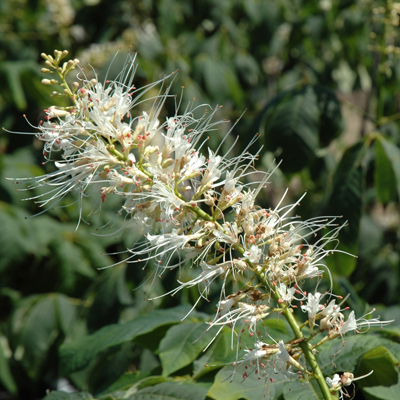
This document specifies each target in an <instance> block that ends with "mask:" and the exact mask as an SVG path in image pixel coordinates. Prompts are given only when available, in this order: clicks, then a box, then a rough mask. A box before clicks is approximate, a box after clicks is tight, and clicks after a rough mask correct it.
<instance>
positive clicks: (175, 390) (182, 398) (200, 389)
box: [126, 382, 208, 400]
mask: <svg viewBox="0 0 400 400" xmlns="http://www.w3.org/2000/svg"><path fill="white" fill-rule="evenodd" d="M207 391H208V388H207V386H205V385H199V384H192V385H188V384H182V383H178V382H165V383H160V384H159V385H155V386H150V387H146V388H144V389H141V390H139V391H138V392H136V393H135V394H133V395H131V396H129V397H126V400H204V399H205V398H206V396H207Z"/></svg>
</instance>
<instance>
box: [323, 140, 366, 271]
mask: <svg viewBox="0 0 400 400" xmlns="http://www.w3.org/2000/svg"><path fill="white" fill-rule="evenodd" d="M365 149H366V147H365V146H364V144H363V143H361V142H360V143H357V144H355V145H354V146H352V147H350V148H349V149H347V150H346V152H345V153H344V154H343V157H342V159H341V161H340V163H339V165H338V167H337V169H336V171H335V174H334V176H333V184H332V190H331V193H330V197H329V199H328V205H327V212H326V213H327V215H338V216H340V215H342V216H343V220H344V221H348V226H345V227H344V228H343V229H342V230H341V231H340V234H339V242H340V245H339V247H338V248H339V250H342V251H345V252H348V253H350V254H356V253H357V248H358V232H359V226H360V219H361V212H362V204H363V178H364V172H363V167H362V165H361V161H362V158H363V156H364V153H365ZM332 246H336V244H333V245H332ZM327 264H328V266H329V267H330V268H332V270H333V271H335V272H336V273H337V274H340V275H344V276H350V274H351V273H352V272H353V270H354V268H355V266H356V259H355V258H353V257H350V256H348V255H346V254H342V253H335V254H334V255H333V256H331V257H328V258H327Z"/></svg>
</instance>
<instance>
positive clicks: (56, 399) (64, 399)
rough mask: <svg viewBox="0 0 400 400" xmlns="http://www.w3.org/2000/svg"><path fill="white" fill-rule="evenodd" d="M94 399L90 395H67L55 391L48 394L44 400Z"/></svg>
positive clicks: (84, 393) (81, 393) (80, 393)
mask: <svg viewBox="0 0 400 400" xmlns="http://www.w3.org/2000/svg"><path fill="white" fill-rule="evenodd" d="M87 399H93V396H92V395H91V394H90V393H86V392H79V393H66V392H59V391H53V392H51V393H50V394H48V395H47V396H46V397H45V398H44V399H43V400H87Z"/></svg>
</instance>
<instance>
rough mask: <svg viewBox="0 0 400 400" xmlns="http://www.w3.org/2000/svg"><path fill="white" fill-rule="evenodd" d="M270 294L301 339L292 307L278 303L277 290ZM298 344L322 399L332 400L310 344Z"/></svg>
mask: <svg viewBox="0 0 400 400" xmlns="http://www.w3.org/2000/svg"><path fill="white" fill-rule="evenodd" d="M255 274H256V275H257V277H258V279H259V280H260V281H261V282H262V283H263V284H264V285H265V286H266V287H272V285H271V283H270V282H268V278H266V277H265V276H263V275H261V274H260V273H258V272H257V271H255ZM271 296H272V298H273V299H274V300H275V302H276V304H278V305H279V307H280V308H281V309H282V314H283V316H284V317H285V318H286V320H287V322H288V324H289V325H290V328H291V329H292V331H293V333H294V335H295V337H296V339H303V338H304V335H303V332H302V331H301V330H300V327H299V325H298V324H297V321H296V318H295V317H294V315H293V312H292V309H290V308H287V307H285V305H284V304H280V303H279V300H280V296H279V293H278V291H272V293H271ZM299 346H300V348H301V350H302V351H303V354H304V356H305V358H306V360H307V361H308V363H309V364H310V366H311V369H312V371H313V376H314V378H315V379H316V380H317V382H318V386H319V388H320V389H321V392H322V395H323V397H324V400H332V398H333V397H332V395H331V392H330V390H329V387H328V385H327V383H326V381H325V378H324V375H323V373H322V371H321V368H320V367H319V365H318V362H317V359H316V358H315V355H314V353H313V352H312V348H311V345H309V344H308V342H307V341H306V340H303V341H301V342H299Z"/></svg>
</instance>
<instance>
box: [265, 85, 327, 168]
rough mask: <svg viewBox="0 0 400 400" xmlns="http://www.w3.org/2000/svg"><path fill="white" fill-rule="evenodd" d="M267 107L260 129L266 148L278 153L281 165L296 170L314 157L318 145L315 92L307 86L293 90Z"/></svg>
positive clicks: (317, 112) (318, 113)
mask: <svg viewBox="0 0 400 400" xmlns="http://www.w3.org/2000/svg"><path fill="white" fill-rule="evenodd" d="M275 103H276V101H274V100H273V101H272V103H271V106H270V107H269V108H268V109H267V111H266V113H265V117H264V119H263V122H262V125H261V127H260V133H264V134H265V139H266V144H267V149H268V150H269V151H272V152H277V151H278V152H281V153H279V156H278V159H279V160H281V159H283V161H284V162H283V163H282V165H281V169H282V170H283V171H286V172H297V171H300V170H301V169H302V168H303V167H305V166H306V165H309V163H310V162H311V161H312V160H313V159H314V158H315V151H316V150H317V148H318V146H319V138H318V126H319V118H320V112H319V109H318V107H317V96H316V95H315V93H314V90H313V89H312V87H310V86H306V87H305V88H303V89H302V90H300V91H293V92H290V93H289V94H287V95H286V96H284V97H282V99H281V100H280V101H279V100H278V103H277V104H276V105H275Z"/></svg>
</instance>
